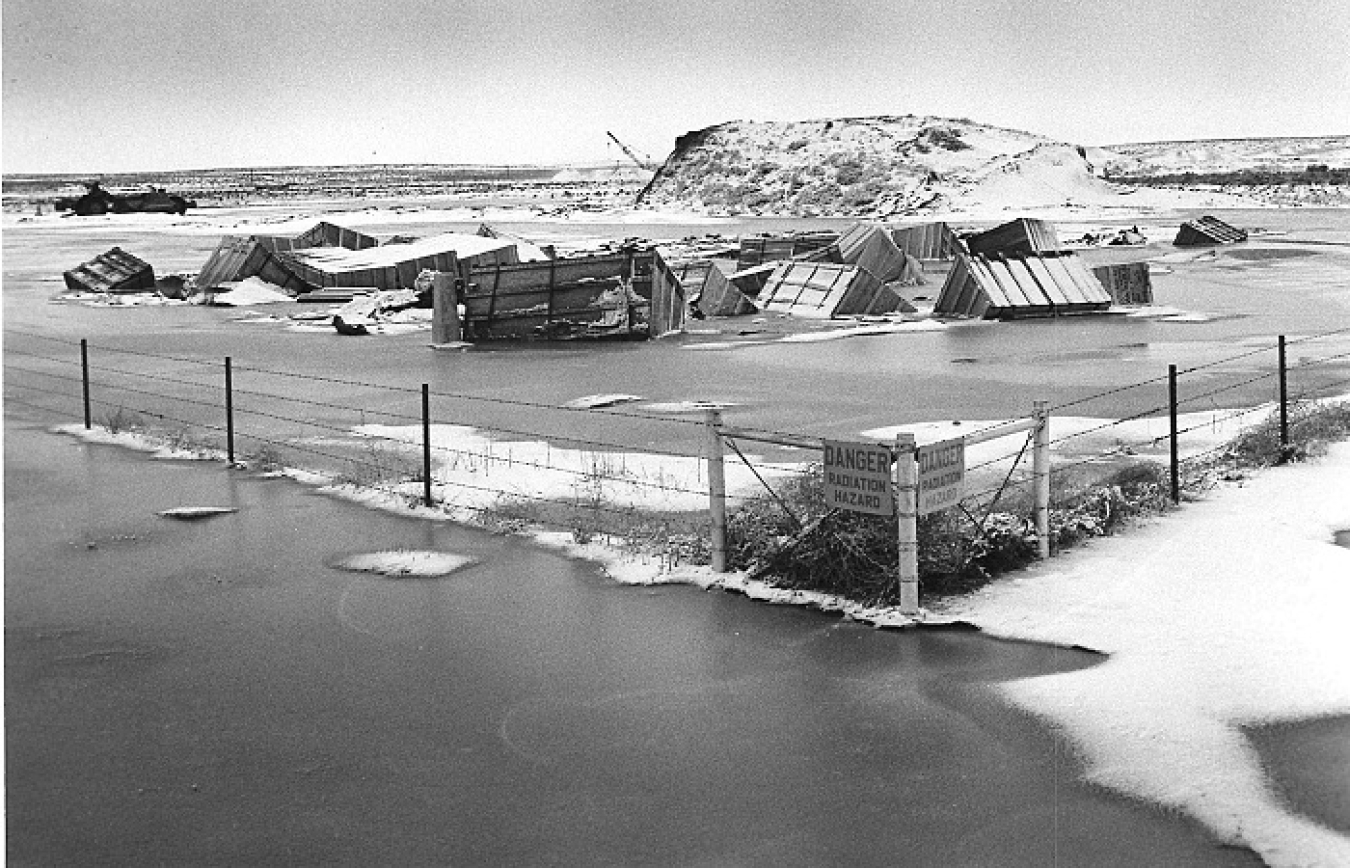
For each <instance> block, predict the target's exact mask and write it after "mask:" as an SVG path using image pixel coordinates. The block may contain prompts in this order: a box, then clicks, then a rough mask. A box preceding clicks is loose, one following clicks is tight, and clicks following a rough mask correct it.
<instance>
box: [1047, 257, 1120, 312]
mask: <svg viewBox="0 0 1350 868" xmlns="http://www.w3.org/2000/svg"><path fill="white" fill-rule="evenodd" d="M1054 262H1055V263H1056V264H1058V265H1059V266H1060V267H1062V268H1063V269H1064V270H1065V271H1066V272H1068V275H1069V279H1070V280H1072V281H1073V283H1074V285H1075V286H1077V287H1078V290H1079V292H1080V293H1081V295H1080V298H1079V303H1080V304H1082V305H1084V306H1085V307H1087V308H1091V309H1094V310H1096V309H1105V308H1108V307H1110V306H1111V293H1109V292H1107V291H1106V287H1104V286H1102V283H1101V281H1100V280H1098V279H1097V278H1096V277H1094V276H1093V274H1092V272H1091V271H1090V270H1089V269H1088V267H1087V265H1086V264H1085V263H1084V262H1083V260H1081V259H1079V258H1078V257H1077V256H1074V255H1072V254H1067V253H1066V254H1061V255H1060V256H1057V257H1055V258H1054Z"/></svg>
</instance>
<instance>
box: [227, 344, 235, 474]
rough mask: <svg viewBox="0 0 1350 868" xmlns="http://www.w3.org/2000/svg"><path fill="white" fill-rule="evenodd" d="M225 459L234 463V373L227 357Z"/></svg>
mask: <svg viewBox="0 0 1350 868" xmlns="http://www.w3.org/2000/svg"><path fill="white" fill-rule="evenodd" d="M225 460H226V461H227V462H229V463H230V464H234V374H233V368H231V366H230V357H229V356H226V357H225Z"/></svg>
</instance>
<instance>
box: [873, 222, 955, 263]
mask: <svg viewBox="0 0 1350 868" xmlns="http://www.w3.org/2000/svg"><path fill="white" fill-rule="evenodd" d="M891 240H892V241H894V242H895V246H896V247H898V248H900V249H901V250H902V251H904V252H905V253H907V254H909V255H910V256H913V257H914V258H915V259H917V260H919V262H920V263H921V264H923V265H924V266H925V267H927V266H929V265H930V264H931V263H938V262H951V261H953V260H955V259H956V256H957V254H958V253H965V252H966V248H965V245H964V244H962V243H961V238H960V236H958V235H957V234H956V232H955V231H954V230H953V229H952V227H951V226H949V225H947V224H946V223H942V222H937V223H923V224H920V225H918V226H901V227H897V228H893V229H891Z"/></svg>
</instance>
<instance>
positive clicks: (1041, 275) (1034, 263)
mask: <svg viewBox="0 0 1350 868" xmlns="http://www.w3.org/2000/svg"><path fill="white" fill-rule="evenodd" d="M1019 261H1020V262H1021V263H1022V265H1023V266H1024V267H1025V268H1026V269H1027V270H1028V271H1030V272H1031V276H1032V278H1034V279H1035V281H1036V283H1037V284H1039V285H1040V288H1041V292H1042V294H1044V295H1045V297H1046V298H1048V299H1049V300H1050V304H1052V305H1054V306H1055V307H1056V308H1059V307H1068V306H1069V305H1074V304H1078V302H1079V299H1080V296H1081V295H1082V293H1080V292H1079V290H1078V287H1076V286H1074V283H1073V280H1072V279H1071V278H1070V277H1069V275H1068V274H1067V273H1066V272H1065V271H1064V270H1063V268H1062V267H1058V266H1059V260H1058V259H1055V258H1053V257H1036V256H1028V257H1027V258H1026V259H1022V260H1019ZM1051 263H1054V265H1055V266H1056V268H1055V269H1053V270H1052V269H1051V268H1050V267H1049V266H1050V264H1051Z"/></svg>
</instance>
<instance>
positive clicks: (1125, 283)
mask: <svg viewBox="0 0 1350 868" xmlns="http://www.w3.org/2000/svg"><path fill="white" fill-rule="evenodd" d="M1092 275H1093V277H1096V278H1097V280H1098V281H1099V282H1100V283H1101V285H1102V288H1104V289H1105V290H1106V291H1107V292H1108V293H1110V295H1111V301H1112V303H1114V304H1120V305H1141V304H1153V278H1152V277H1151V276H1150V275H1149V271H1148V263H1147V262H1121V263H1117V264H1115V265H1099V266H1096V267H1095V268H1093V269H1092Z"/></svg>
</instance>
